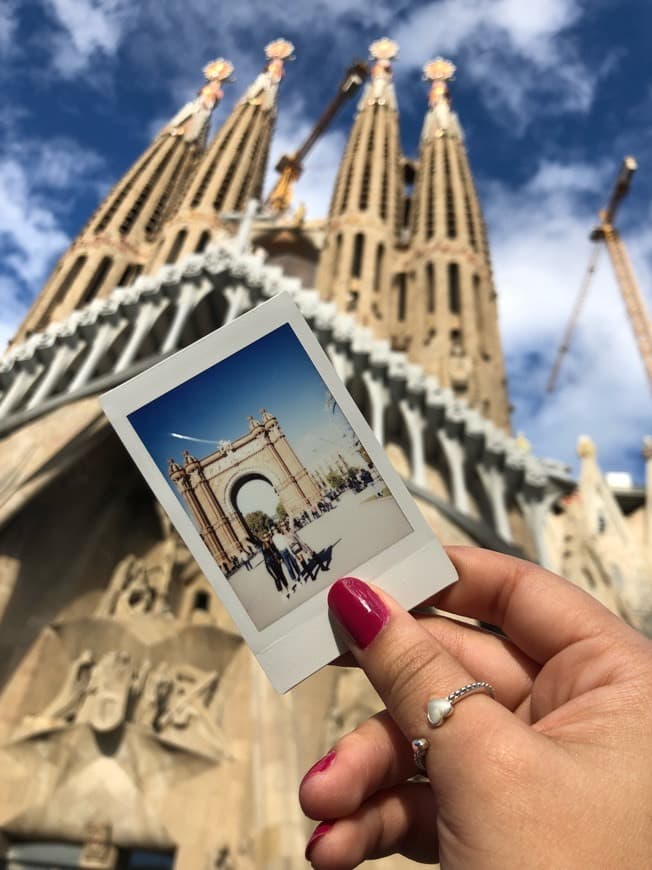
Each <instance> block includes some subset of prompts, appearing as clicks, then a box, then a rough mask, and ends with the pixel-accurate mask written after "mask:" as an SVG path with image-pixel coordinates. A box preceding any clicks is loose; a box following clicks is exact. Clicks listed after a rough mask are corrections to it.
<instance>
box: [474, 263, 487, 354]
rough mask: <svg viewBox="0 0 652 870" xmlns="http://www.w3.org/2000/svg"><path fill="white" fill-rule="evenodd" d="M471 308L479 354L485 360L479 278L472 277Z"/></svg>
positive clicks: (476, 276)
mask: <svg viewBox="0 0 652 870" xmlns="http://www.w3.org/2000/svg"><path fill="white" fill-rule="evenodd" d="M473 306H474V308H475V322H476V327H477V330H478V341H479V344H480V352H481V353H482V355H483V357H484V358H485V359H486V358H487V354H486V350H485V347H486V343H485V333H484V329H485V326H484V307H483V304H482V296H481V294H480V276H479V275H474V276H473Z"/></svg>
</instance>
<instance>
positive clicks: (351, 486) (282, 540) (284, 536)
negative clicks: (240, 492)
mask: <svg viewBox="0 0 652 870" xmlns="http://www.w3.org/2000/svg"><path fill="white" fill-rule="evenodd" d="M374 483H375V481H374V478H373V476H372V474H371V472H370V471H369V470H368V469H367V468H363V469H361V470H356V471H355V473H350V474H349V475H347V476H346V477H344V476H343V477H342V483H341V485H340V486H337V487H331V489H329V490H327V491H326V492H325V493H324V494H323V495H322V498H321V499H320V500H319V501H318V502H316V503H315V504H311V505H310V506H309V507H308V508H306V509H305V510H304V511H303V513H301V514H300V515H299V516H295V517H288V516H286V517H284V518H278V519H276V520H275V521H274V520H272V519H271V518H270V521H269V524H268V527H267V528H266V529H265V531H263V532H259V533H258V534H253V533H252V535H251V536H250V538H249V544H248V546H247V550H246V553H245V554H243V555H242V556H240V557H239V558H238V557H237V556H233V557H232V559H231V565H230V566H229V568H228V571H227V572H226V573H227V575H228V576H231V575H232V574H234V573H235V572H236V571H238V570H240V569H241V568H244V569H245V570H247V571H251V570H253V567H254V561H255V559H256V556H258V555H262V558H263V562H264V564H265V568H266V570H267V573H268V574H269V575H270V577H271V578H272V579H273V580H274V584H275V586H276V589H277V591H278V592H279V593H281V594H283V595H285V597H286V598H290V597H291V595H292V594H293V593H294V592H296V590H297V589H298V588H299V587H300V586H301V584H306V583H308V582H309V581H311V580H312V581H314V580H316V579H317V576H318V574H319V572H320V571H328V569H329V567H330V563H331V560H332V551H333V544H330V545H329V546H327V547H326V548H325V549H322V550H315V549H313V548H312V547H311V546H310V545H309V544H308V543H307V542H306V541H305V540H304V539H303V537H302V536H301V535H300V534H299V532H300V530H301V529H302V528H303V527H304V526H306V525H308V524H309V523H311V522H312V521H313V520H317V519H319V517H321V516H322V515H323V514H325V513H328V512H330V511H332V510H333V509H334V507H335V506H336V504H337V501H338V500H339V498H340V497H341V496H342V494H343V493H344V492H346V491H347V490H349V491H351V492H355V493H360V492H362V491H363V490H365V489H366V488H367V487H368V486H371V485H373V484H374ZM378 483H379V486H377V487H376V492H375V495H376V496H379V495H381V493H382V482H381V481H379V482H378Z"/></svg>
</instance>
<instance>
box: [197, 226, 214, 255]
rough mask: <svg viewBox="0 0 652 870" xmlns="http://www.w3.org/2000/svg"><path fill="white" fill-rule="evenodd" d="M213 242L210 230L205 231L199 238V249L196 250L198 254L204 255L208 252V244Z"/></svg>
mask: <svg viewBox="0 0 652 870" xmlns="http://www.w3.org/2000/svg"><path fill="white" fill-rule="evenodd" d="M210 240H211V234H210V233H209V232H208V230H204V232H203V233H202V234H201V236H200V237H199V241H198V242H197V247H196V248H195V253H196V254H203V253H204V251H205V250H206V248H207V246H208V243H209V242H210Z"/></svg>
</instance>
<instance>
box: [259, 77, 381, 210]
mask: <svg viewBox="0 0 652 870" xmlns="http://www.w3.org/2000/svg"><path fill="white" fill-rule="evenodd" d="M368 74H369V69H368V67H367V65H366V64H365V63H362V61H356V62H355V63H354V64H352V65H351V66H350V67H349V68H348V70H347V71H346V74H345V76H344V78H343V79H342V82H341V83H340V86H339V88H338V91H337V94H336V96H335V97H334V99H333V100H331V102H330V103H329V104H328V106H327V107H326V109H325V110H324V112H323V113H322V115H321V117H320V118H319V120H318V121H317V123H316V124H315V126H314V127H313V128H312V130H311V131H310V135H309V136H308V137H307V138H306V140H305V141H304V142H303V144H302V145H301V147H300V148H299V149H298V150H297V151H295V152H294V154H284V155H283V156H282V157H281V159H280V160H279V161H278V163H277V164H276V171H277V172H280V174H281V175H280V178H279V179H278V181H277V182H276V184H275V185H274V189H273V190H272V192H271V193H270V194H269V196H268V197H267V201H266V203H265V205H266V206H267V208H268V209H270V211H272V212H275V213H276V214H281V213H282V212H284V211H287V210H288V209H289V207H290V205H291V203H292V188H293V185H294V183H295V182H296V181H298V179H299V178H300V177H301V174H302V172H303V161H304V159H305V158H306V156H307V154H308V152H309V151H310V149H311V148H312V146H313V145H314V144H315V142H316V141H317V139H319V137H320V136H321V134H322V133H323V132H324V130H325V129H326V128H327V127H328V125H329V124H330V122H331V121H332V120H333V118H334V117H335V115H336V114H337V113H338V112H339V110H340V109H341V107H342V106H343V105H344V103H346V102H347V100H350V99H351V97H353V96H355V94H356V93H357V91H358V90H359V89H360V87H361V85H362V83H363V82H364V80H365V78H366V77H367V75H368Z"/></svg>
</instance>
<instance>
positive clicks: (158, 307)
mask: <svg viewBox="0 0 652 870" xmlns="http://www.w3.org/2000/svg"><path fill="white" fill-rule="evenodd" d="M167 304H168V302H167V300H164V299H160V300H158V302H147V303H145V305H143V306H142V307H141V308H139V309H138V315H137V317H136V321H135V324H134V327H133V330H132V333H131V335H130V336H129V340H128V341H127V344H126V345H125V348H124V350H123V351H122V353H121V355H120V359H119V360H118V362H117V365H116V367H115V371H116V372H123V371H125V370H126V369H128V368H129V366H130V365H131V364H132V362H133V361H134V358H135V357H136V355H137V354H138V351H139V349H140V346H141V344H142V343H143V341H144V340H145V338H146V337H147V335H148V334H149V331H150V329H151V327H152V326H153V324H154V321H155V320H156V318H157V317H158V315H159V314H160V313H161V312H162V311H163V309H164V308H165V307H166V305H167Z"/></svg>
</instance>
